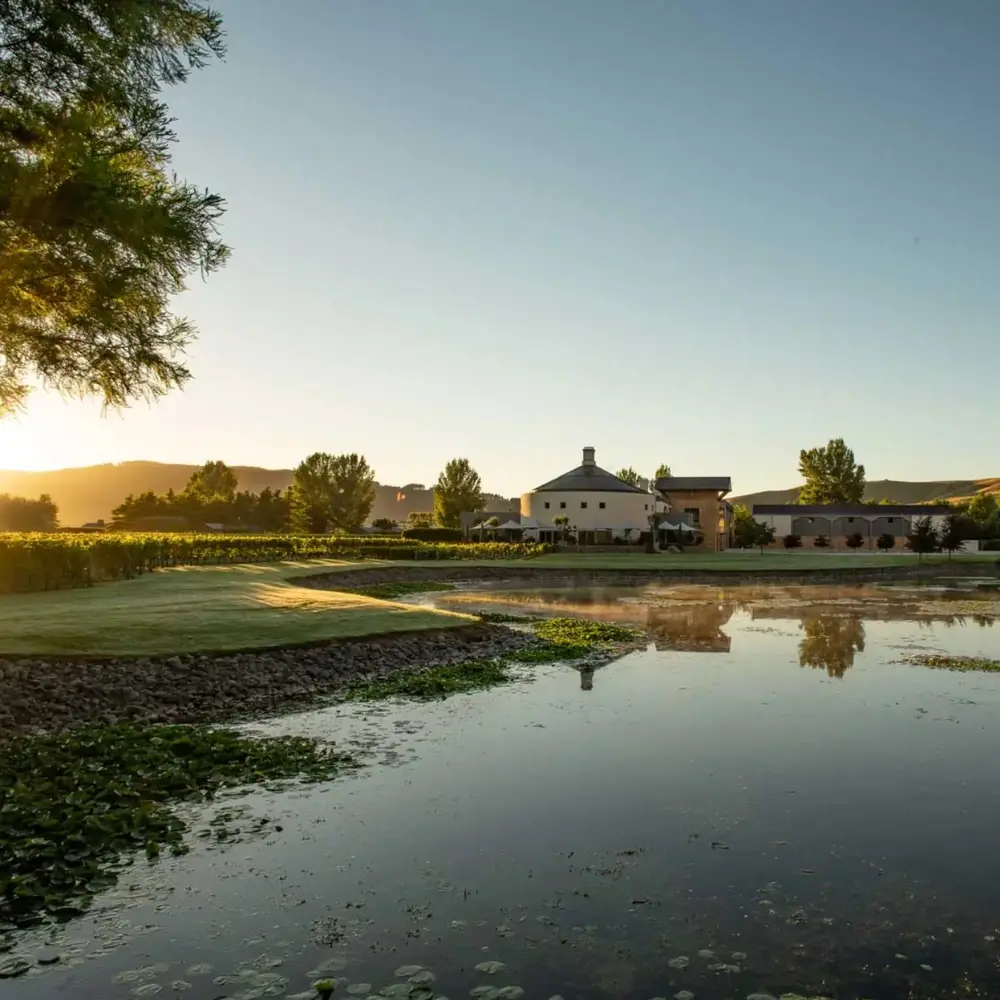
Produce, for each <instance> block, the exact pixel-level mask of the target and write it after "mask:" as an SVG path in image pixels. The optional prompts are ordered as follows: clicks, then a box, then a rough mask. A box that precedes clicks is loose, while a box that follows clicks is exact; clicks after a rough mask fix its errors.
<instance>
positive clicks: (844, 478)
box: [799, 438, 865, 504]
mask: <svg viewBox="0 0 1000 1000" xmlns="http://www.w3.org/2000/svg"><path fill="white" fill-rule="evenodd" d="M799 473H800V474H801V475H802V477H803V479H805V485H804V486H803V487H802V491H801V493H800V494H799V503H817V504H819V503H839V504H859V503H861V502H862V500H863V499H864V495H865V467H864V466H863V465H858V464H857V463H856V462H855V461H854V452H853V451H851V449H850V448H848V447H847V445H846V444H844V439H843V438H834V439H833V440H831V441H830V442H829V443H828V444H827V445H826V447H823V448H810V449H809V450H808V451H807V450H805V449H803V450H802V451H801V452H799Z"/></svg>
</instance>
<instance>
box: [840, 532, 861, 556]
mask: <svg viewBox="0 0 1000 1000" xmlns="http://www.w3.org/2000/svg"><path fill="white" fill-rule="evenodd" d="M844 544H845V545H846V546H847V547H848V548H849V549H853V550H854V551H855V552H857V551H858V549H860V548H861V547H862V546H863V545H864V544H865V538H864V535H862V534H861V532H860V531H855V532H854V533H853V534H850V535H848V536H847V537H846V538H845V539H844Z"/></svg>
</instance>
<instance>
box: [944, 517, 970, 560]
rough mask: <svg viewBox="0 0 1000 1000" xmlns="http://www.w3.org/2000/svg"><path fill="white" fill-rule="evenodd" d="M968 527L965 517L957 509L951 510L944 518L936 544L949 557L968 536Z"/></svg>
mask: <svg viewBox="0 0 1000 1000" xmlns="http://www.w3.org/2000/svg"><path fill="white" fill-rule="evenodd" d="M968 529H969V525H968V524H967V523H966V519H965V518H964V517H963V516H962V515H961V514H960V513H958V512H957V511H953V512H952V513H951V514H949V515H948V516H947V517H946V518H945V520H944V524H943V525H942V526H941V530H940V531H939V533H938V545H939V546H940V548H941V550H942V551H944V552H947V553H948V558H949V559H950V558H951V554H952V553H953V552H955V551H956V550H958V549H960V548H962V545H963V543H964V542H965V540H966V539H967V538H969V537H970V532H969V530H968Z"/></svg>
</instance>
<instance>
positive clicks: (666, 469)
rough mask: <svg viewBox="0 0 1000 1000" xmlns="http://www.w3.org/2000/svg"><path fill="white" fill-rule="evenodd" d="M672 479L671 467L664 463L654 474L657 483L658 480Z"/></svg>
mask: <svg viewBox="0 0 1000 1000" xmlns="http://www.w3.org/2000/svg"><path fill="white" fill-rule="evenodd" d="M669 478H670V466H669V465H667V463H666V462H664V463H663V464H662V465H658V466H657V467H656V472H655V473H654V474H653V482H654V483H655V482H656V480H657V479H669Z"/></svg>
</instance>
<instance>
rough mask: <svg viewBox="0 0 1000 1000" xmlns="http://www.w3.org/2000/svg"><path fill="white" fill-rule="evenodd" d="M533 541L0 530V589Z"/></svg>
mask: <svg viewBox="0 0 1000 1000" xmlns="http://www.w3.org/2000/svg"><path fill="white" fill-rule="evenodd" d="M549 551H551V546H547V545H538V544H535V543H507V542H488V543H486V544H482V545H479V544H461V545H459V544H454V543H431V542H419V541H415V540H410V539H403V538H379V537H373V538H369V537H366V536H353V535H345V536H331V535H216V534H201V535H197V534H191V535H181V534H175V533H172V532H171V533H149V534H140V533H133V532H128V533H123V534H104V535H102V534H87V535H82V534H81V535H76V534H61V533H60V534H43V533H40V532H39V533H35V532H24V533H20V532H5V533H2V534H0V593H13V592H24V591H37V590H58V589H60V588H63V587H85V586H90V585H91V584H94V583H99V582H102V581H105V580H123V579H131V578H132V577H135V576H138V575H139V574H141V573H148V572H151V571H153V570H157V569H162V568H165V567H169V566H207V565H217V564H220V563H252V562H280V561H281V560H285V559H318V558H337V559H393V560H411V559H525V558H528V557H530V556H535V555H540V554H542V553H543V552H549Z"/></svg>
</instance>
